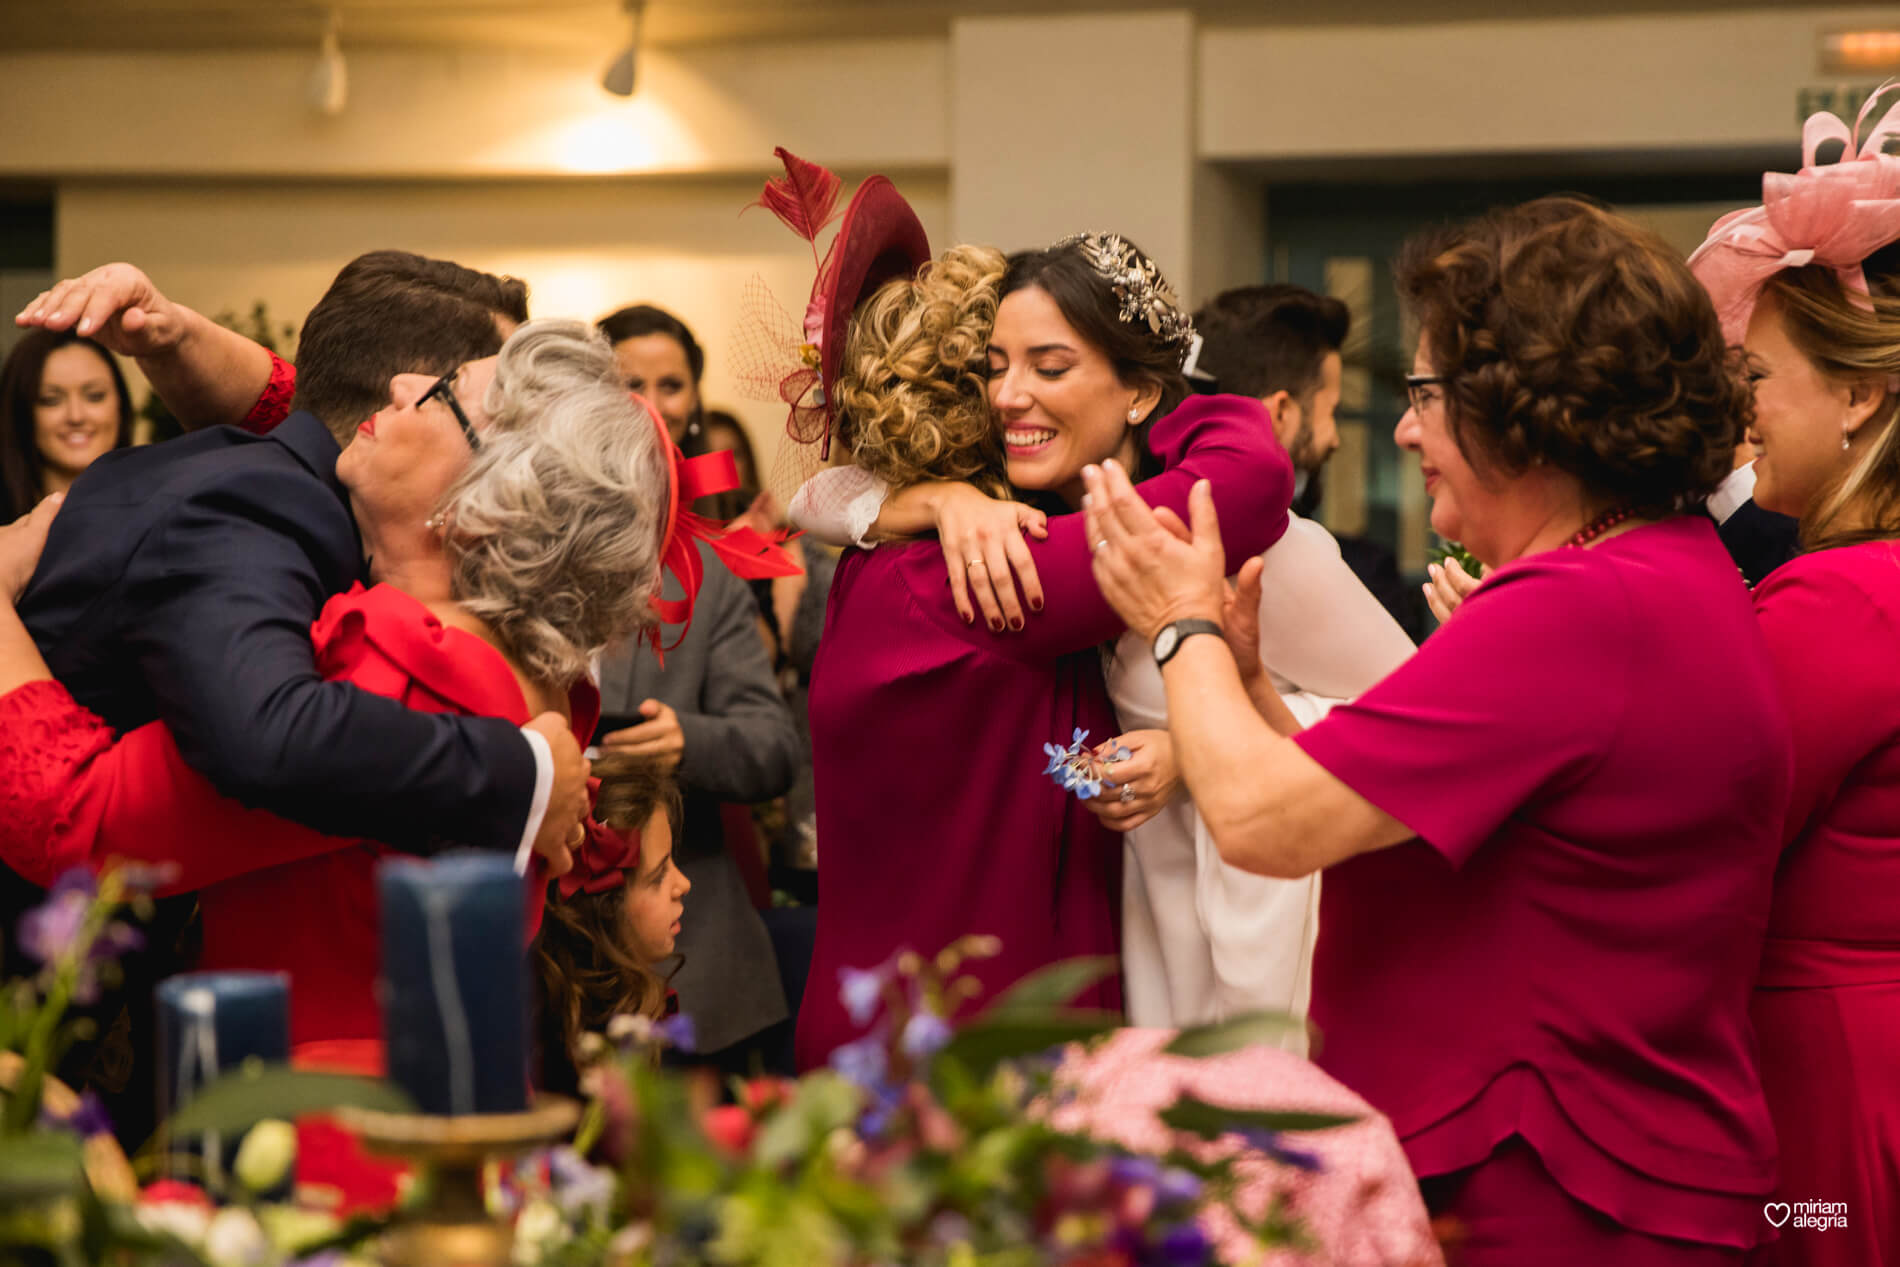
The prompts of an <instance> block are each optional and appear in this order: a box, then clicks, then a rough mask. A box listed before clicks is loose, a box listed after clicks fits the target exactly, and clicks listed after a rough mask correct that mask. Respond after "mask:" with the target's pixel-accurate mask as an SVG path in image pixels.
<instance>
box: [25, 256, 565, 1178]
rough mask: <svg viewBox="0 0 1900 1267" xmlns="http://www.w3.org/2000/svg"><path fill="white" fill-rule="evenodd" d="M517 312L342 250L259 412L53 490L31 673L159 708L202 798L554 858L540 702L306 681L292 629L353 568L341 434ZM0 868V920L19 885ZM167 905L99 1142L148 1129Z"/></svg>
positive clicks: (144, 717) (495, 338) (308, 673)
mask: <svg viewBox="0 0 1900 1267" xmlns="http://www.w3.org/2000/svg"><path fill="white" fill-rule="evenodd" d="M526 317H527V290H526V287H525V286H524V285H523V284H522V283H520V282H518V281H513V280H503V279H500V278H496V277H492V276H489V275H487V274H483V273H477V272H475V271H473V270H470V269H465V268H461V267H459V266H457V265H454V264H450V263H447V262H445V261H439V260H429V259H425V258H423V257H421V256H415V255H409V254H407V253H404V252H394V251H383V252H374V253H372V254H370V255H366V256H362V257H360V258H358V259H357V260H355V261H353V262H351V263H350V264H349V265H348V266H347V267H345V268H344V270H343V271H342V273H340V274H339V275H338V277H337V279H336V281H335V283H334V284H333V285H332V286H331V288H330V290H329V291H328V293H326V294H325V295H324V297H323V299H322V300H321V301H319V303H318V304H317V306H316V307H315V308H314V309H312V310H311V313H310V315H309V317H308V318H307V320H306V323H305V327H304V331H303V337H302V340H301V348H302V355H301V357H300V365H299V373H298V380H297V399H296V402H295V403H296V405H297V406H298V408H297V410H296V411H295V412H293V413H292V414H291V415H290V416H289V418H287V419H286V420H285V421H284V422H283V423H281V424H279V425H278V426H277V427H276V428H275V429H274V430H272V431H271V432H270V433H269V434H268V435H262V436H260V435H254V434H251V433H250V432H248V431H245V430H242V429H240V428H237V427H228V426H217V427H209V428H207V429H204V430H201V431H197V432H195V433H192V434H190V435H186V436H182V437H179V438H178V439H175V440H172V441H168V442H166V443H164V444H160V445H154V446H150V447H147V448H134V449H124V450H120V451H118V452H116V453H113V454H111V455H109V457H110V459H111V460H109V461H106V460H102V461H100V462H97V463H95V464H94V465H93V467H92V468H91V469H89V470H88V471H87V472H86V473H85V474H84V475H83V476H82V477H81V478H80V479H79V480H78V481H77V482H76V483H75V484H74V485H73V487H72V489H71V491H70V492H69V493H68V494H67V497H66V500H65V504H64V505H63V507H62V508H61V510H60V512H59V515H58V516H57V518H56V519H55V520H54V522H53V526H52V530H51V533H50V535H49V537H48V539H47V544H46V550H45V553H44V554H43V555H42V557H41V560H40V564H39V568H38V570H37V571H36V572H35V573H34V576H33V579H32V581H31V583H30V584H29V586H28V588H27V590H26V592H25V594H24V595H23V596H22V598H21V601H20V605H19V610H20V615H21V616H22V618H23V619H24V620H25V622H26V625H27V628H28V629H29V630H30V631H31V632H32V634H33V636H34V639H35V641H36V642H37V643H38V644H39V647H40V651H41V653H42V654H43V655H44V656H45V657H46V661H47V664H48V666H49V667H50V668H51V669H52V671H53V674H54V676H55V677H57V678H58V679H59V680H60V681H61V682H62V683H63V684H64V685H65V686H66V687H67V688H68V689H69V690H70V691H71V692H72V693H73V695H74V697H75V698H76V699H77V700H78V701H79V702H80V703H81V704H83V705H85V706H86V707H88V708H90V709H92V710H93V711H94V712H96V713H98V714H99V715H100V716H102V717H103V718H105V720H106V721H107V722H109V723H110V724H111V725H112V726H113V727H114V728H115V729H117V730H119V731H124V730H127V729H129V728H131V727H134V726H138V725H142V724H144V723H146V722H149V721H152V720H155V719H162V720H163V721H165V722H166V723H167V724H168V725H169V726H170V727H171V730H172V732H173V734H174V735H175V736H176V738H177V741H178V746H179V750H180V751H181V752H182V753H183V755H184V757H185V759H186V760H187V761H188V762H190V763H191V764H192V766H193V767H195V768H196V769H198V770H199V771H200V772H201V773H203V774H204V775H205V776H206V777H207V778H209V779H210V780H211V782H212V783H213V784H214V785H216V786H217V787H218V789H219V790H220V791H222V792H224V793H225V794H226V795H228V796H231V797H233V798H234V799H236V800H239V801H241V802H243V803H244V804H246V805H249V806H254V807H258V808H262V809H266V810H269V811H271V812H273V813H277V814H280V815H282V816H284V817H286V818H289V819H293V820H295V821H297V822H299V823H302V824H304V825H306V826H308V827H312V828H315V829H317V830H319V831H322V832H326V833H329V834H332V835H338V836H367V837H372V838H374V839H376V840H378V841H382V842H384V843H387V844H390V845H394V846H396V847H398V848H404V849H410V850H414V851H417V852H426V851H429V850H431V849H433V848H436V847H438V846H440V845H442V844H447V843H455V844H464V845H471V846H477V847H483V848H494V849H506V850H508V851H510V852H512V851H513V850H515V849H516V848H517V847H518V846H519V845H520V844H522V843H523V842H524V841H527V840H534V841H536V842H537V845H538V846H539V847H541V848H543V850H544V851H548V852H554V851H557V850H558V848H559V845H560V842H561V841H562V839H563V838H565V837H566V836H567V834H568V833H569V832H570V831H572V830H573V829H574V827H575V825H576V824H577V823H578V821H579V818H580V815H581V814H582V813H583V812H584V810H585V769H584V766H583V764H582V762H581V757H580V750H579V747H578V746H577V745H576V744H575V743H574V741H573V738H572V736H571V735H570V734H569V733H568V731H567V727H566V723H565V722H564V721H563V720H562V719H561V718H560V717H559V716H558V715H556V714H544V715H543V716H542V717H540V718H537V719H535V721H534V722H533V723H531V724H530V726H529V727H526V728H522V727H517V726H515V725H514V724H512V723H510V722H507V721H503V720H500V719H495V718H479V717H461V716H453V715H447V714H431V713H419V712H411V711H410V710H409V709H407V708H404V707H403V706H402V705H401V704H399V703H397V702H395V701H393V700H389V699H385V698H383V697H381V696H377V695H372V694H369V693H367V692H364V691H362V690H359V689H358V688H356V687H354V686H351V685H348V684H346V683H338V682H325V681H323V680H322V679H321V678H320V677H319V676H318V674H317V671H316V666H315V660H314V654H313V652H312V649H311V642H310V626H311V623H312V621H314V620H315V619H316V617H317V614H318V612H319V611H320V609H321V608H322V606H323V604H324V602H325V601H326V600H327V599H329V598H330V597H331V596H332V595H334V594H337V593H340V592H342V591H344V590H346V589H348V588H349V587H350V586H351V585H352V584H353V583H355V582H356V581H357V580H359V579H362V578H363V576H364V571H365V568H364V559H363V555H362V543H361V541H360V539H359V538H358V535H357V531H356V526H355V521H354V519H353V518H352V516H351V513H350V507H349V499H348V495H347V493H346V492H345V490H344V489H343V488H342V486H341V485H340V484H339V483H338V482H337V479H336V459H337V455H338V454H339V452H340V451H341V445H342V444H343V443H345V442H347V439H348V437H349V436H350V435H351V434H352V433H353V432H354V430H355V428H356V426H357V424H358V423H360V422H361V421H362V420H364V419H365V418H367V417H369V416H370V415H371V414H372V413H374V412H375V411H376V410H378V409H380V408H382V407H384V406H385V405H386V404H387V403H388V400H389V394H388V391H389V380H390V378H391V377H393V376H394V375H395V374H398V373H427V374H438V375H440V374H448V373H450V372H452V371H454V370H455V369H456V368H457V367H458V366H460V365H461V364H463V363H465V362H467V361H471V360H477V359H480V358H482V357H486V356H492V355H493V354H494V353H496V352H497V351H498V350H499V349H500V346H501V343H502V341H503V339H504V337H505V335H506V334H507V332H509V331H511V330H512V329H513V327H514V325H515V324H516V323H519V322H521V321H523V320H525V319H526ZM462 404H463V406H464V408H465V410H466V411H467V412H468V413H469V414H470V416H471V417H475V416H478V415H479V412H480V402H479V401H477V400H472V399H471V400H464V401H462ZM458 442H459V441H458ZM551 802H552V804H551ZM0 871H4V868H0ZM4 878H5V879H7V880H8V881H10V888H11V892H9V893H8V894H7V895H6V898H7V900H6V906H7V908H8V909H7V915H8V918H9V927H12V926H14V925H16V924H17V916H18V913H19V909H20V906H21V905H22V904H24V903H25V902H28V901H31V900H33V897H32V894H33V890H32V889H31V887H30V886H27V885H26V884H25V882H24V881H23V880H21V879H20V878H19V877H17V876H14V875H12V874H11V873H10V872H9V873H7V874H6V875H5V877H4ZM186 901H187V903H188V902H189V899H187V900H186ZM188 913H189V911H188V907H187V908H186V909H185V910H184V911H182V912H181V911H180V910H179V909H178V908H177V907H176V906H174V908H173V909H172V910H171V911H170V912H169V913H168V914H169V917H170V918H169V920H161V921H159V926H158V927H157V928H156V929H155V930H154V933H155V936H154V938H153V941H154V944H153V946H152V953H149V954H148V955H146V956H144V957H143V959H144V961H143V962H141V963H137V964H132V965H128V969H127V979H126V988H125V991H124V1002H125V1004H126V1006H127V1008H128V1010H129V1012H130V1014H131V1022H132V1024H131V1032H130V1035H129V1037H130V1040H131V1049H132V1050H131V1055H132V1059H133V1068H132V1071H131V1073H130V1075H129V1079H128V1081H127V1083H126V1084H125V1085H124V1086H123V1087H122V1094H119V1095H115V1096H113V1097H112V1100H113V1101H114V1103H112V1105H111V1107H112V1108H113V1109H114V1110H116V1112H115V1117H116V1118H117V1119H118V1120H117V1125H118V1127H119V1130H120V1134H121V1137H122V1138H127V1139H131V1140H134V1141H136V1140H139V1139H142V1138H143V1136H144V1134H145V1132H146V1131H147V1130H148V1129H149V1127H150V1125H151V1121H150V1107H149V1101H150V1095H151V1090H152V1081H151V1075H150V1072H149V1064H148V1062H149V1060H150V1058H151V1055H152V1032H153V1031H152V1028H151V1025H150V1017H149V1013H150V1008H151V998H150V989H151V986H152V984H154V983H155V981H156V980H157V978H158V977H159V976H161V975H165V974H168V973H169V972H172V971H177V970H180V969H181V968H183V967H186V966H188V962H181V961H180V958H179V957H178V956H176V955H174V954H172V953H168V952H170V951H172V949H173V947H172V946H170V945H169V944H167V943H169V942H171V941H174V940H175V939H176V937H177V934H178V932H179V928H180V927H182V925H183V923H184V920H183V918H181V915H188ZM106 1015H107V1016H108V1017H109V1016H110V1015H111V1013H110V1012H109V1011H108V1012H107V1014H106ZM120 1064H121V1066H122V1065H123V1061H122V1060H121V1061H120ZM105 1081H106V1082H108V1083H110V1082H114V1081H117V1079H105ZM109 1089H110V1087H109V1086H108V1090H109Z"/></svg>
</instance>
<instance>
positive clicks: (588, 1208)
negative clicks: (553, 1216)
mask: <svg viewBox="0 0 1900 1267" xmlns="http://www.w3.org/2000/svg"><path fill="white" fill-rule="evenodd" d="M548 1179H549V1187H550V1188H552V1189H553V1195H554V1203H555V1204H556V1205H558V1206H560V1207H561V1212H562V1213H563V1214H566V1215H567V1216H568V1217H569V1218H573V1217H575V1216H577V1215H580V1214H582V1213H586V1212H592V1213H594V1214H595V1215H596V1216H597V1217H599V1218H602V1219H605V1218H606V1217H607V1213H608V1211H609V1210H610V1209H612V1208H613V1201H614V1186H615V1180H614V1172H613V1171H611V1170H605V1169H602V1168H601V1167H598V1166H590V1165H588V1164H587V1162H586V1161H584V1160H582V1158H581V1155H580V1154H579V1153H577V1152H575V1151H574V1150H573V1149H571V1148H556V1149H554V1150H552V1151H551V1152H550V1153H549V1154H548Z"/></svg>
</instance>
